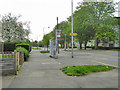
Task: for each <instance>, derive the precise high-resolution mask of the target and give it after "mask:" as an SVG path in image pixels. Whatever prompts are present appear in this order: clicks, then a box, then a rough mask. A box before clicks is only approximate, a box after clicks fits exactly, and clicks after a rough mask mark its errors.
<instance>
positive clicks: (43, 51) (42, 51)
mask: <svg viewBox="0 0 120 90" xmlns="http://www.w3.org/2000/svg"><path fill="white" fill-rule="evenodd" d="M49 52H50V51H40V53H49Z"/></svg>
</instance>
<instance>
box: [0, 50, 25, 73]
mask: <svg viewBox="0 0 120 90" xmlns="http://www.w3.org/2000/svg"><path fill="white" fill-rule="evenodd" d="M0 63H2V74H3V75H4V73H5V74H6V73H7V74H9V73H13V74H15V75H17V74H18V71H19V68H20V66H21V65H23V63H24V51H23V50H20V51H19V52H1V53H0Z"/></svg>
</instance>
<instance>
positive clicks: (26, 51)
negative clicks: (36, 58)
mask: <svg viewBox="0 0 120 90" xmlns="http://www.w3.org/2000/svg"><path fill="white" fill-rule="evenodd" d="M19 50H24V60H25V61H27V58H28V57H29V51H28V50H27V49H25V48H24V47H17V48H16V49H15V50H14V51H17V52H19Z"/></svg>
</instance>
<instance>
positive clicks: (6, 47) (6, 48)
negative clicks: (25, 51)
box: [4, 42, 20, 52]
mask: <svg viewBox="0 0 120 90" xmlns="http://www.w3.org/2000/svg"><path fill="white" fill-rule="evenodd" d="M18 43H20V42H4V52H6V51H14V49H15V48H16V44H18Z"/></svg>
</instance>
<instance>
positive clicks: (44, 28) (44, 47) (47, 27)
mask: <svg viewBox="0 0 120 90" xmlns="http://www.w3.org/2000/svg"><path fill="white" fill-rule="evenodd" d="M45 28H50V27H43V38H44V35H45V32H44V29H45ZM44 51H45V44H44Z"/></svg>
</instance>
